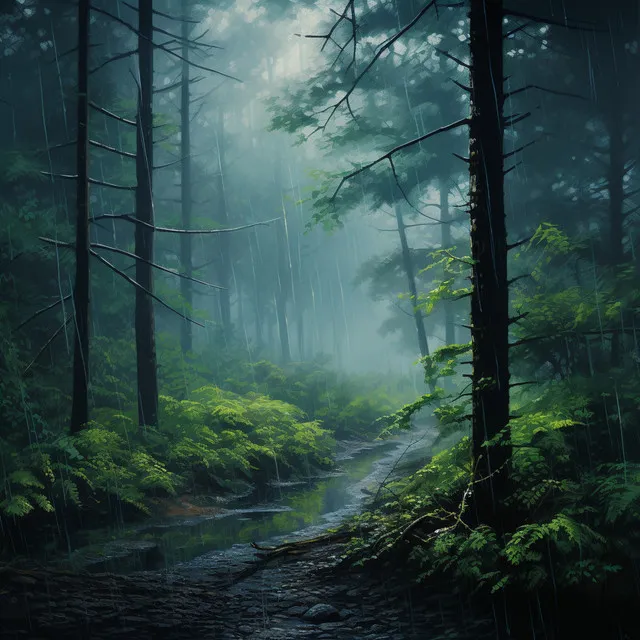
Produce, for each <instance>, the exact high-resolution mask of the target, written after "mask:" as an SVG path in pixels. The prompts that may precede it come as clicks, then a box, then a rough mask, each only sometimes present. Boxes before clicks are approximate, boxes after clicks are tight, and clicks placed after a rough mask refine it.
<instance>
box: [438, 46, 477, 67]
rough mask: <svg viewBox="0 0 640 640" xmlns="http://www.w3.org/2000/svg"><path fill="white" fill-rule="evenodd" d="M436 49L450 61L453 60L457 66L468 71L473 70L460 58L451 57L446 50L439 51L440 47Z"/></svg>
mask: <svg viewBox="0 0 640 640" xmlns="http://www.w3.org/2000/svg"><path fill="white" fill-rule="evenodd" d="M434 49H435V50H436V51H437V52H438V53H440V54H442V55H443V56H445V58H449V60H453V61H454V62H455V63H456V64H459V65H460V66H461V67H465V68H466V69H471V65H470V64H467V63H466V62H463V61H462V60H460V58H456V57H455V56H454V55H451V54H450V53H449V52H448V51H445V50H444V49H439V48H438V47H434Z"/></svg>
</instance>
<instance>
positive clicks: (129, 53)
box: [89, 49, 138, 74]
mask: <svg viewBox="0 0 640 640" xmlns="http://www.w3.org/2000/svg"><path fill="white" fill-rule="evenodd" d="M137 53H138V50H137V49H133V50H131V51H123V52H122V53H118V54H117V55H115V56H112V57H111V58H108V59H107V60H105V61H104V62H102V63H101V64H99V65H98V66H97V67H95V68H94V69H91V71H89V73H90V74H92V73H96V71H100V69H103V68H104V67H106V66H107V65H108V64H111V63H112V62H116V61H117V60H124V59H126V58H130V57H131V56H135V55H136V54H137Z"/></svg>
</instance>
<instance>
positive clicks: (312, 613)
mask: <svg viewBox="0 0 640 640" xmlns="http://www.w3.org/2000/svg"><path fill="white" fill-rule="evenodd" d="M302 618H303V620H307V621H308V622H313V623H314V624H318V623H320V622H332V621H334V620H339V619H340V612H339V611H338V610H337V609H336V608H335V607H334V606H333V605H331V604H315V605H313V607H311V609H308V610H307V612H306V613H305V614H304V615H303V616H302Z"/></svg>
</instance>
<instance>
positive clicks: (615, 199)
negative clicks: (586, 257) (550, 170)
mask: <svg viewBox="0 0 640 640" xmlns="http://www.w3.org/2000/svg"><path fill="white" fill-rule="evenodd" d="M618 97H619V98H620V100H615V99H614V100H613V101H612V106H611V113H610V116H609V121H608V123H607V124H608V127H607V128H608V133H609V175H608V177H607V182H608V184H607V187H608V191H609V263H610V265H611V267H612V268H613V269H614V270H615V269H617V267H618V266H619V265H620V264H621V263H622V262H623V260H624V256H623V246H622V241H623V235H624V230H623V225H624V213H623V207H624V173H625V172H624V165H625V144H624V125H623V122H622V118H623V113H622V109H621V108H620V106H621V104H620V102H621V101H622V96H618ZM621 341H622V334H621V333H614V334H612V336H611V366H612V367H617V366H619V365H620V359H621Z"/></svg>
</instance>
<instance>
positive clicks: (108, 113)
mask: <svg viewBox="0 0 640 640" xmlns="http://www.w3.org/2000/svg"><path fill="white" fill-rule="evenodd" d="M89 106H90V107H91V108H92V109H95V110H96V111H98V112H100V113H101V114H103V115H105V116H107V117H108V118H113V119H114V120H117V121H118V122H122V123H124V124H128V125H129V126H131V127H137V126H138V123H137V122H136V121H135V120H127V118H122V117H121V116H118V115H116V114H115V113H112V112H111V111H107V109H104V108H103V107H101V106H99V105H97V104H96V103H95V102H90V103H89Z"/></svg>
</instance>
